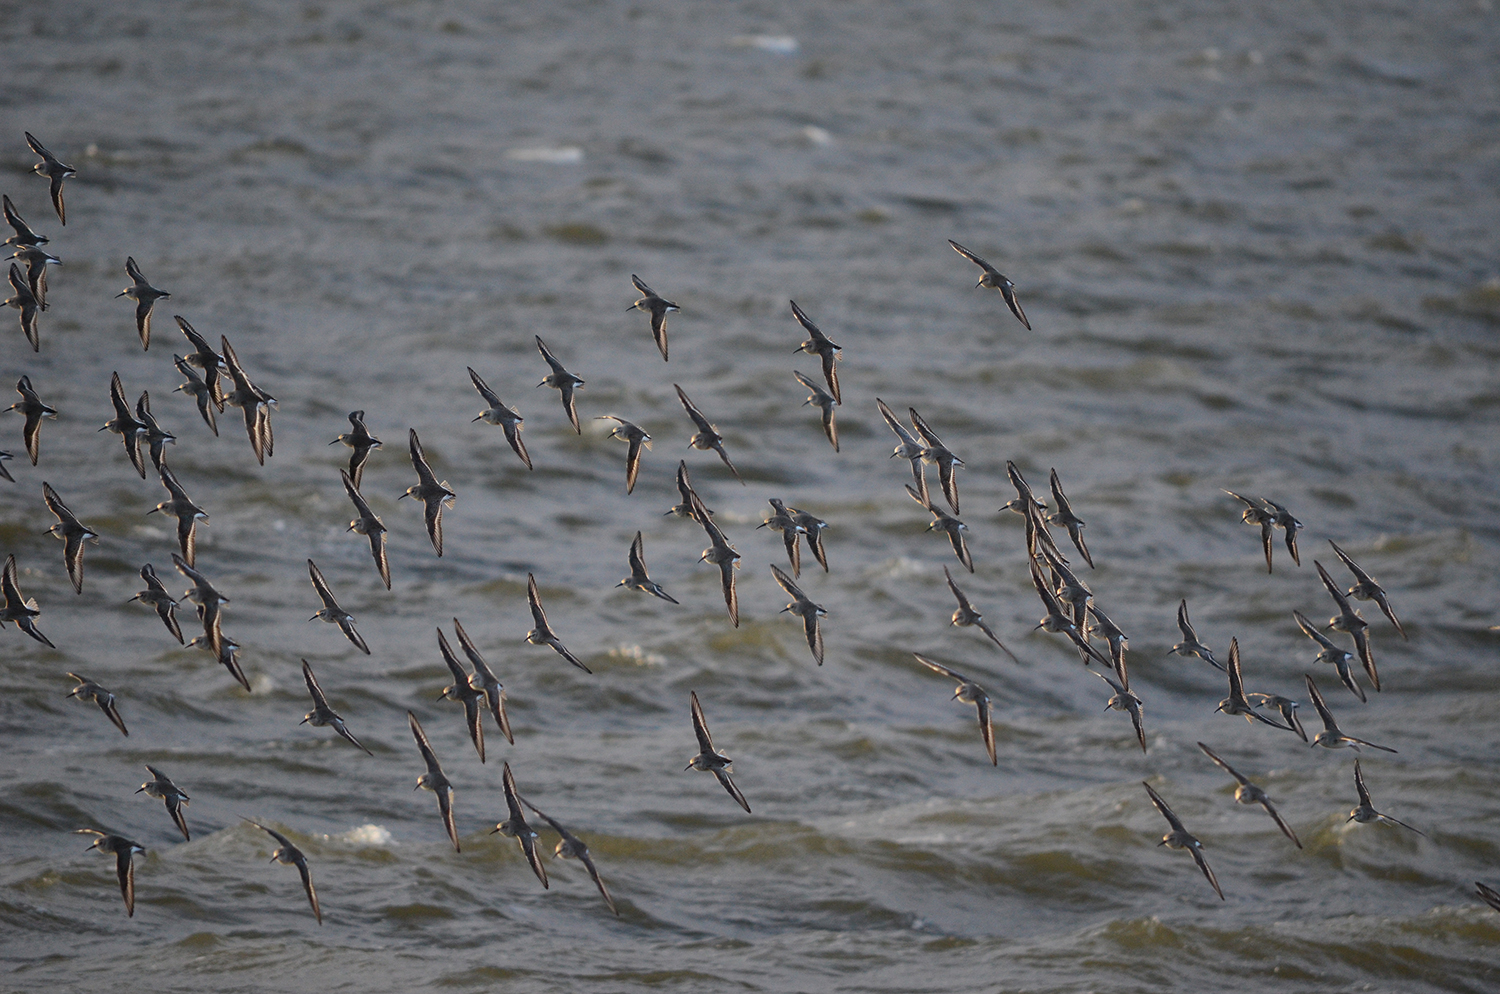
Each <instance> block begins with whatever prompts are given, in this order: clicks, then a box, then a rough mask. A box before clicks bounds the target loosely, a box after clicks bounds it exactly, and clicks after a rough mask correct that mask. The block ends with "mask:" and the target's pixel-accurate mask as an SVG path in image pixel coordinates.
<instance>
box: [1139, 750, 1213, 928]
mask: <svg viewBox="0 0 1500 994" xmlns="http://www.w3.org/2000/svg"><path fill="white" fill-rule="evenodd" d="M1141 786H1143V787H1145V788H1146V793H1147V794H1150V795H1151V803H1152V804H1154V805H1156V810H1158V811H1160V812H1161V816H1162V817H1163V818H1165V819H1167V823H1168V824H1169V825H1171V826H1172V831H1170V832H1168V833H1167V834H1166V835H1164V836H1162V839H1161V841H1160V842H1158V843H1157V845H1159V846H1166V847H1167V848H1168V849H1186V850H1187V851H1188V852H1190V853H1192V854H1193V862H1195V863H1197V864H1198V869H1200V870H1202V871H1203V875H1204V876H1205V877H1207V878H1208V882H1209V884H1210V885H1211V886H1212V887H1213V889H1214V893H1215V894H1217V895H1219V900H1221V901H1222V900H1224V892H1223V891H1222V890H1220V889H1219V881H1218V878H1217V877H1215V876H1214V871H1213V870H1212V869H1210V868H1209V865H1208V860H1206V859H1204V858H1203V843H1201V842H1199V841H1198V840H1197V838H1195V837H1194V836H1193V835H1192V833H1190V832H1189V831H1188V830H1187V829H1186V828H1184V827H1183V825H1182V821H1181V820H1180V819H1179V818H1178V817H1177V816H1176V815H1175V814H1173V813H1172V809H1171V808H1169V807H1167V802H1166V801H1163V800H1162V799H1161V795H1160V794H1158V793H1157V792H1156V791H1154V790H1152V789H1151V785H1150V784H1149V783H1146V782H1145V781H1144V780H1143V781H1141Z"/></svg>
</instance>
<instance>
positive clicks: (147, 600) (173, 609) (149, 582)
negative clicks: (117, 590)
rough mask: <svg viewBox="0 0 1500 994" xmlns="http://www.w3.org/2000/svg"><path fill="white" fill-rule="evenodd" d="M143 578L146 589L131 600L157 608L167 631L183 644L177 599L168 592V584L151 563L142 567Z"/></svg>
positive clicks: (158, 615)
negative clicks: (157, 573) (162, 580)
mask: <svg viewBox="0 0 1500 994" xmlns="http://www.w3.org/2000/svg"><path fill="white" fill-rule="evenodd" d="M141 579H142V580H145V581H146V589H145V590H142V591H141V592H140V593H138V594H136V595H135V596H134V597H132V598H130V601H140V602H141V603H142V604H149V605H151V606H152V607H154V608H156V614H157V617H159V618H161V623H162V624H164V625H166V626H167V631H169V632H171V633H172V637H173V638H175V639H176V640H177V643H178V644H179V645H181V644H182V628H181V627H179V626H178V624H177V600H176V598H174V597H173V596H172V595H171V594H169V593H167V585H166V584H164V583H162V582H161V578H160V577H158V576H157V575H156V568H155V567H154V566H152V565H151V564H150V563H147V564H146V565H144V566H142V567H141ZM130 601H126V603H127V604H128V603H130Z"/></svg>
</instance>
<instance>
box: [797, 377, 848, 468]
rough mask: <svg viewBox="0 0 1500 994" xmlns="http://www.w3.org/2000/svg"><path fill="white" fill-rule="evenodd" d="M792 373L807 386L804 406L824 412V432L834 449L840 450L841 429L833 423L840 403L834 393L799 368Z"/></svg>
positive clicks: (799, 381)
mask: <svg viewBox="0 0 1500 994" xmlns="http://www.w3.org/2000/svg"><path fill="white" fill-rule="evenodd" d="M792 375H793V376H795V377H796V378H797V382H798V383H800V384H802V385H803V386H804V387H806V388H807V391H808V393H807V399H806V400H804V401H803V402H802V406H803V407H816V408H818V409H819V410H821V411H822V412H823V434H824V435H827V436H828V442H829V444H831V445H832V446H833V451H835V452H837V451H838V450H839V429H838V425H836V424H834V423H833V409H834V406H835V405H837V404H838V401H837V400H835V399H834V397H833V394H831V393H829V392H828V391H826V390H824V389H823V388H822V387H821V386H819V385H818V384H817V383H815V382H813V381H812V380H810V379H808V378H807V377H806V376H804V375H802V374H801V373H799V372H798V371H797V370H795V369H794V370H792Z"/></svg>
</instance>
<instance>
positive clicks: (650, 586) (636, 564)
mask: <svg viewBox="0 0 1500 994" xmlns="http://www.w3.org/2000/svg"><path fill="white" fill-rule="evenodd" d="M644 550H645V544H644V542H643V540H642V539H641V533H640V532H636V533H635V541H634V542H631V543H630V575H629V576H627V577H626V578H625V579H623V580H621V581H620V582H619V583H617V584H615V586H617V587H629V588H630V589H631V590H639V591H640V592H641V593H643V594H651V595H653V596H655V597H660V598H661V599H662V600H664V601H668V602H670V603H672V604H676V603H678V601H677V599H676V598H675V597H673V596H672V595H671V594H669V593H667V592H666V591H665V590H663V589H661V584H659V583H657V582H656V581H655V580H653V579H651V577H650V576H648V575H647V574H646V556H645V551H644Z"/></svg>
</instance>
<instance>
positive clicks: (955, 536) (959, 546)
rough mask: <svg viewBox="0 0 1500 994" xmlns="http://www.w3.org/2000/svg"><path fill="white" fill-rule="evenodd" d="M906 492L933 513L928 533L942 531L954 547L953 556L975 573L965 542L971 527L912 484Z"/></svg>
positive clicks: (908, 485) (972, 559) (967, 544)
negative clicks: (966, 533) (965, 533)
mask: <svg viewBox="0 0 1500 994" xmlns="http://www.w3.org/2000/svg"><path fill="white" fill-rule="evenodd" d="M906 492H907V493H909V494H911V499H912V500H914V501H916V502H917V503H918V504H921V505H922V506H923V507H925V508H927V510H928V511H930V512H932V522H931V523H930V524H929V525H928V526H927V531H940V532H942V533H943V534H945V535H947V536H948V543H949V544H950V545H952V546H953V554H954V555H955V556H957V557H958V561H959V562H961V563H963V564H964V568H965V569H967V570H968V571H969V572H970V573H972V572H974V558H973V557H972V556H970V555H969V543H968V542H967V541H965V540H964V532H966V531H968V530H969V526H968V525H966V524H964V523H963V522H962V521H959V520H958V519H957V518H955V517H954V516H953V515H951V514H949V513H948V512H947V511H945V510H943V509H942V508H940V507H938V506H937V505H936V504H934V503H933V502H932V501H931V500H929V499H927V498H926V497H925V496H924V495H923V494H921V493H918V492H917V489H916V488H915V487H913V486H912V485H911V484H910V483H908V484H907V485H906Z"/></svg>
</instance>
